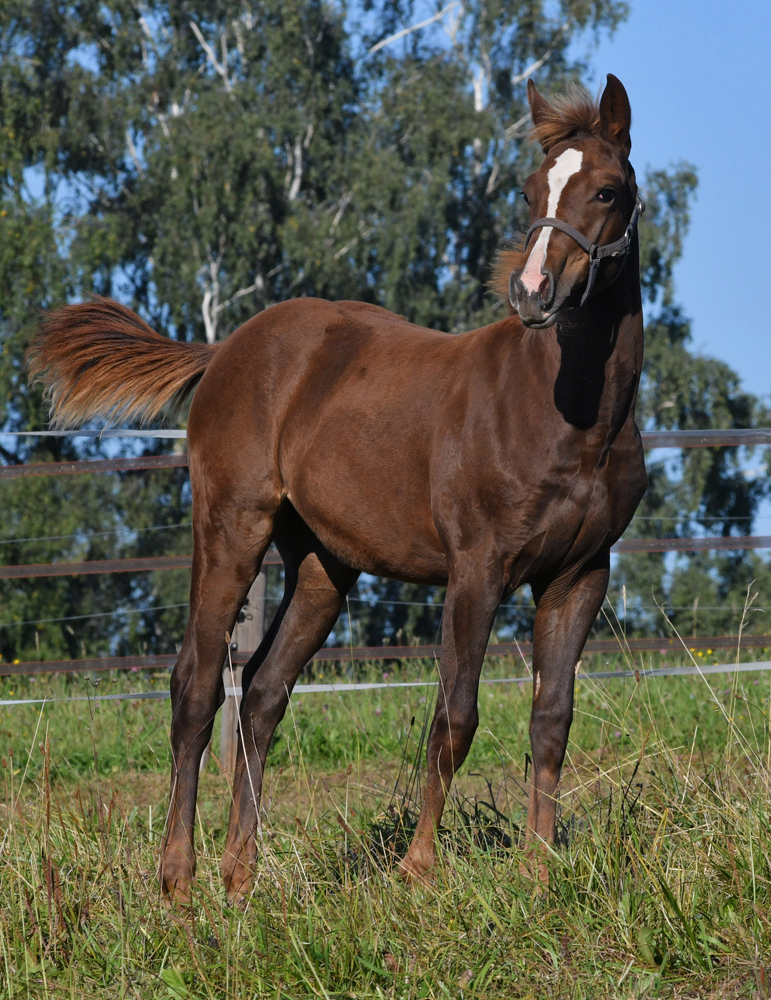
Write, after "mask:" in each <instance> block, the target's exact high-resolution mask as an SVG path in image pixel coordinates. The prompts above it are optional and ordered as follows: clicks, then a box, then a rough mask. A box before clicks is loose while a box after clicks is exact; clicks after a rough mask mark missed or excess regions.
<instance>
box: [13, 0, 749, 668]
mask: <svg viewBox="0 0 771 1000" xmlns="http://www.w3.org/2000/svg"><path fill="white" fill-rule="evenodd" d="M624 16H626V7H625V5H624V4H623V3H620V2H617V0H593V2H592V3H587V2H586V0H560V2H559V3H557V4H550V5H546V4H544V3H541V2H540V0H536V2H533V0H498V2H495V3H490V2H486V3H483V2H476V0H475V2H471V3H464V4H462V5H461V4H454V5H453V4H450V5H449V6H447V5H444V6H443V7H442V9H441V10H439V9H436V14H435V15H434V11H433V9H432V10H431V11H430V12H429V13H428V14H425V9H424V8H423V7H419V6H418V5H415V4H412V3H409V2H406V3H403V2H400V0H389V2H385V0H363V2H362V3H361V4H359V5H357V6H354V7H352V8H346V7H344V6H342V5H337V4H335V3H332V2H324V0H289V2H283V3H278V2H277V0H268V2H252V0H215V2H211V0H209V2H206V3H203V2H202V0H150V2H144V3H140V4H134V3H131V4H130V3H127V2H126V0H105V2H103V3H101V4H98V5H94V4H86V5H83V4H74V3H72V2H70V0H40V2H38V3H35V4H27V3H23V2H21V0H11V2H9V3H7V4H5V5H4V7H3V8H2V9H0V199H1V200H2V205H3V212H4V213H5V214H3V215H0V234H2V236H3V245H2V248H1V249H0V337H2V342H3V354H2V357H1V358H0V379H2V380H3V381H4V383H5V386H4V387H5V388H6V390H7V392H6V396H5V398H7V399H8V403H7V404H6V405H5V409H4V410H3V413H2V417H3V424H2V426H3V428H4V429H5V430H21V429H39V428H41V427H42V426H44V422H45V408H44V406H43V404H42V401H41V399H40V395H39V392H38V391H37V390H36V389H34V388H30V387H29V386H28V385H27V383H26V379H25V376H24V374H23V364H22V362H23V352H24V346H25V343H26V342H27V340H28V338H29V336H30V334H31V332H32V330H33V329H34V327H35V326H36V324H37V322H38V318H39V313H40V309H41V308H50V307H51V306H55V305H57V304H59V303H61V302H64V301H67V300H71V299H73V298H78V297H83V296H85V295H88V294H89V293H91V292H98V293H101V294H112V295H115V296H117V297H119V298H120V299H122V300H123V301H126V302H127V303H128V304H130V305H132V306H133V307H134V308H136V309H137V310H139V311H140V313H142V314H143V315H144V316H145V318H147V319H148V321H149V322H151V323H152V324H153V326H155V327H156V329H160V330H162V331H165V332H166V333H168V335H169V336H172V337H176V338H179V339H186V340H191V339H200V340H203V339H207V340H210V341H213V340H215V339H222V338H224V337H226V336H227V335H228V334H229V333H230V332H231V331H232V330H233V329H235V328H236V327H237V326H238V325H239V324H240V323H241V322H243V321H244V320H245V319H247V318H248V317H249V316H251V315H253V313H254V312H256V311H258V310H260V309H263V308H266V307H267V306H269V305H270V304H272V303H274V302H278V301H280V300H282V299H286V298H288V297H291V296H296V295H321V296H324V297H328V298H333V299H334V298H357V299H364V300H367V301H372V302H377V303H380V304H382V305H384V306H386V307H387V308H390V309H393V310H395V311H396V312H399V313H402V314H404V315H405V316H407V317H408V318H410V319H411V320H414V321H416V322H419V323H423V324H426V325H428V326H434V327H439V328H442V329H447V330H452V331H459V330H462V329H467V328H469V327H473V326H477V325H480V324H482V323H484V322H486V321H488V320H490V319H492V318H494V317H496V316H500V315H503V313H502V309H503V307H502V306H501V304H500V303H498V302H497V301H496V300H495V299H494V298H493V297H492V296H490V295H489V294H488V293H487V278H488V275H489V272H490V268H491V265H492V262H493V259H494V256H495V253H496V251H497V249H498V248H499V247H500V245H501V244H502V243H503V242H504V241H505V239H507V238H510V237H512V236H513V235H514V234H515V232H516V230H517V228H518V227H520V226H521V225H522V223H523V222H524V206H523V204H522V202H521V201H520V200H518V198H517V194H518V191H519V188H520V186H521V183H522V181H523V180H524V178H525V177H526V176H527V175H528V174H529V173H530V172H531V170H532V169H533V166H534V165H535V164H536V162H537V160H538V157H539V156H540V153H539V152H538V151H537V150H536V149H535V147H534V146H533V145H532V144H530V143H528V142H527V139H526V134H527V130H528V117H527V107H526V102H525V91H524V87H525V80H526V79H527V77H528V75H530V74H531V73H533V72H538V74H539V86H541V87H542V88H543V89H544V90H546V91H547V92H548V91H549V90H559V89H561V88H562V87H563V86H564V85H565V83H566V82H567V81H571V80H573V81H575V80H580V79H581V78H582V76H583V74H584V72H585V67H584V65H583V63H582V62H581V60H580V58H576V57H575V53H576V52H578V51H579V50H580V44H581V42H582V41H586V40H588V39H591V38H592V37H593V36H594V35H596V34H597V33H598V32H601V31H612V30H613V29H614V27H615V26H616V25H617V24H618V23H619V21H620V20H621V19H622V18H623V17H624ZM423 22H427V23H426V24H425V25H424V26H423V27H418V25H420V24H422V23H423ZM694 183H695V180H694V178H693V175H692V172H690V171H689V169H688V168H683V169H679V170H675V171H670V172H669V173H657V174H654V175H652V176H651V177H650V178H649V179H648V181H647V182H646V186H647V188H648V189H649V190H648V198H649V202H650V205H651V211H650V212H649V215H648V217H647V221H646V222H645V224H644V228H643V230H642V232H643V236H644V239H645V246H644V278H645V282H646V289H647V292H648V296H649V298H650V301H651V302H654V303H655V304H656V305H655V310H656V311H657V316H658V318H657V320H656V322H655V323H654V324H653V327H652V339H651V344H652V353H651V358H652V359H653V361H652V362H650V363H649V364H651V365H652V367H650V368H649V376H648V377H647V379H648V380H647V381H646V383H645V386H644V389H643V398H642V409H643V412H644V414H645V420H646V421H649V422H653V423H655V422H656V421H657V420H658V419H659V416H658V414H659V412H661V413H663V414H664V417H663V418H661V419H670V418H671V419H673V420H675V421H680V420H681V419H682V420H686V419H690V417H687V416H686V415H685V410H682V412H681V410H680V409H677V410H675V408H669V409H667V408H666V407H665V408H664V409H663V410H660V407H661V406H662V405H663V402H661V401H660V402H656V400H655V398H654V397H655V394H656V392H657V391H658V388H657V387H658V385H659V382H661V383H662V384H664V382H666V377H668V376H666V377H665V376H664V375H661V377H660V376H659V374H656V372H658V370H659V369H661V371H662V372H663V371H664V369H666V371H667V372H670V371H671V373H672V376H673V377H674V375H675V374H677V372H678V371H679V372H680V373H681V374H682V373H683V372H684V371H685V367H684V366H685V365H686V363H687V364H691V362H692V360H693V359H692V356H691V355H690V354H689V353H688V351H687V346H686V342H685V339H684V336H685V335H684V334H682V335H681V334H678V333H677V330H678V329H680V327H678V324H681V325H682V320H681V318H680V317H679V314H678V312H677V310H676V307H675V305H674V298H673V291H672V279H671V274H672V266H673V263H674V261H675V260H676V259H677V257H678V255H679V253H680V252H681V245H682V233H683V230H684V227H685V226H686V225H687V205H688V197H689V193H690V192H691V191H692V189H693V185H694ZM659 330H661V331H665V332H662V333H659V332H658V331H659ZM678 337H679V339H678ZM656 345H660V346H659V347H657V346H656ZM676 351H679V352H680V355H681V356H680V357H679V360H678V361H677V363H674V362H673V361H672V359H673V357H674V353H673V352H676ZM657 352H658V353H657ZM656 358H659V360H658V361H656V360H655V359H656ZM670 362H672V363H670ZM693 364H694V365H696V366H697V367H698V363H697V361H696V360H693ZM704 364H706V365H707V367H706V368H705V369H704V371H702V372H701V374H700V375H698V377H696V376H694V380H692V382H691V383H689V385H690V390H689V391H690V393H691V395H690V396H689V403H688V406H689V407H690V409H689V410H688V413H691V412H693V413H695V412H696V409H695V408H698V406H701V407H702V409H703V412H702V415H701V417H700V418H699V419H702V420H704V421H707V422H709V421H711V420H718V421H720V420H725V419H727V417H726V416H725V414H726V413H728V411H729V410H730V413H731V419H733V420H734V421H738V422H741V421H742V420H747V421H751V420H752V419H754V413H755V404H754V402H753V401H752V400H750V399H749V397H744V396H743V394H742V393H741V390H740V387H739V386H738V382H737V381H736V380H735V379H734V380H733V381H732V380H731V376H730V374H729V373H728V372H727V371H726V372H724V373H723V374H722V375H719V376H718V375H717V374H715V372H716V369H714V366H713V367H712V368H710V367H709V365H708V364H707V363H706V362H705V363H704ZM656 365H658V366H659V369H656V368H655V366H656ZM702 367H704V366H702ZM707 368H708V369H709V370H708V371H707ZM695 370H696V369H694V371H695ZM662 379H663V380H664V381H663V382H662ZM721 379H722V381H721ZM667 384H668V383H667ZM667 391H669V390H667ZM662 398H663V397H662ZM667 398H669V397H667ZM742 400H744V402H742ZM657 407H658V408H659V409H657ZM732 408H733V409H732ZM670 411H671V412H670ZM700 412H701V411H700ZM694 419H695V418H694ZM0 440H3V441H7V439H0ZM23 440H24V439H22V441H23ZM115 448H116V445H115V444H113V445H112V449H113V450H114V449H115ZM128 448H129V446H128V445H124V446H123V450H124V451H126V450H127V449H128ZM147 448H148V450H152V451H154V452H156V451H158V450H159V445H158V444H157V443H153V444H152V445H148V446H147ZM103 453H104V446H103V445H101V444H99V443H98V442H97V443H94V442H90V443H83V442H82V441H78V440H74V441H73V440H72V439H42V440H38V439H30V440H29V442H28V443H19V444H17V445H10V444H6V447H5V450H4V451H3V452H2V457H3V459H4V460H5V461H8V462H10V461H28V460H30V459H32V458H34V459H35V460H37V461H44V460H47V459H48V460H56V459H61V458H65V457H67V458H69V457H75V456H80V457H88V456H92V455H93V456H96V455H97V454H103ZM697 458H698V457H697ZM698 461H704V459H701V460H696V462H695V464H694V461H693V460H692V459H691V458H690V457H689V458H688V459H687V460H686V465H687V468H688V469H689V470H692V471H689V475H691V476H692V481H693V485H692V488H693V489H698V490H699V491H700V492H699V496H700V497H702V498H703V500H702V503H703V512H704V513H705V516H715V513H714V512H715V511H718V512H719V513H721V514H723V513H724V514H725V516H726V517H729V516H735V515H734V514H732V513H729V511H735V510H736V511H738V510H741V511H742V512H745V511H746V513H747V515H748V516H750V515H751V514H752V512H753V511H754V509H755V506H754V505H756V503H757V498H758V495H759V488H758V487H756V486H754V487H748V486H747V483H746V481H745V480H744V479H743V478H742V477H741V476H740V475H739V473H738V467H736V466H735V465H732V464H731V463H732V459H731V458H730V456H729V457H728V458H726V457H725V456H723V457H720V456H715V457H713V458H712V459H710V461H709V462H708V464H707V465H706V466H704V467H703V468H702V466H701V465H699V464H698ZM684 467H685V466H684ZM657 475H659V474H658V473H656V474H655V475H654V477H653V478H654V492H653V493H652V494H651V496H652V497H653V496H654V495H655V496H657V497H658V496H660V497H661V498H662V499H661V501H660V502H659V501H654V500H651V501H650V502H651V503H653V504H654V506H653V507H652V508H651V509H652V510H655V511H656V512H663V511H664V507H663V506H662V505H667V504H668V505H669V506H667V507H666V513H667V514H669V512H670V509H674V506H676V505H677V503H678V502H681V501H682V500H683V496H684V488H680V486H678V485H677V482H676V480H674V479H672V478H671V477H668V476H667V475H666V474H665V472H662V473H661V477H662V478H661V482H660V485H658V483H659V481H658V479H656V476H657ZM3 489H4V491H5V492H4V497H5V498H7V502H6V503H5V504H4V505H3V513H2V515H0V516H1V517H2V527H1V530H0V534H2V535H3V536H4V537H5V539H6V541H7V539H8V537H9V536H12V537H13V538H14V539H17V540H18V539H28V538H33V537H35V538H37V537H39V536H44V537H45V538H46V541H40V542H38V541H36V542H34V543H32V542H18V544H16V543H14V545H13V546H11V547H10V548H9V547H8V546H4V547H5V549H6V553H7V555H6V561H17V562H29V561H46V560H49V559H50V560H54V559H60V560H61V559H75V558H98V557H100V556H101V557H107V556H110V555H135V554H161V553H166V552H173V551H189V547H190V540H189V536H188V533H187V531H186V530H185V529H184V528H177V527H174V525H176V524H178V523H184V522H186V521H188V520H189V512H188V504H189V496H188V488H187V485H186V479H185V477H184V475H182V474H177V473H175V472H169V473H163V474H161V473H157V472H155V473H149V474H144V473H141V474H131V473H130V474H124V475H115V476H103V477H96V476H94V477H91V476H89V477H82V478H81V477H79V478H78V479H72V480H70V479H62V480H57V481H54V480H50V479H46V480H39V481H37V482H33V481H28V480H23V481H17V482H15V483H13V485H12V487H10V488H9V487H8V486H7V485H6V486H4V487H3ZM678 489H679V490H680V492H679V493H678V492H677V490H678ZM656 491H658V492H656ZM705 498H706V499H705ZM657 504H658V505H657ZM646 509H647V508H646ZM680 509H682V508H678V510H680ZM707 512H709V513H708V514H707ZM726 523H728V522H726ZM731 523H733V522H731ZM156 529H160V530H156ZM107 532H111V534H107ZM51 536H56V537H51ZM33 544H34V546H36V547H34V548H33V547H31V546H33ZM631 565H632V564H630V567H631ZM638 565H640V566H641V565H642V564H638ZM648 565H649V567H650V571H649V577H650V580H649V577H644V579H643V577H642V576H640V573H641V572H642V570H640V569H633V568H630V569H629V570H627V569H624V571H623V572H624V573H625V574H626V575H625V577H624V579H628V581H629V586H630V588H631V587H632V586H634V587H635V588H636V592H640V593H642V592H643V590H644V588H645V587H646V586H647V585H648V583H649V582H650V581H652V580H654V578H655V580H657V581H658V582H659V583H660V581H661V579H662V573H664V570H665V568H666V567H665V566H664V564H663V563H662V562H661V561H660V560H659V563H658V564H655V563H654V561H649V563H648ZM646 572H648V571H646ZM716 572H717V570H716ZM657 573H658V576H657V575H656V574H657ZM634 574H637V576H634ZM643 575H644V574H643ZM740 575H741V574H740ZM736 579H739V577H737V578H736ZM657 585H658V583H657ZM185 590H186V582H185V580H184V578H183V576H182V575H181V574H176V575H174V574H165V575H164V574H155V576H154V577H152V578H150V577H149V576H147V575H144V576H135V577H132V576H128V575H126V576H120V577H119V576H117V575H116V576H113V577H82V578H79V579H77V580H76V581H75V582H73V581H72V580H67V579H62V578H58V579H56V578H54V579H51V580H44V581H42V582H41V581H18V582H15V583H13V584H11V583H4V584H3V585H2V587H0V594H2V597H3V606H4V608H6V609H7V611H6V614H5V615H4V616H3V617H4V619H5V621H6V622H10V621H12V620H13V619H15V620H17V621H35V620H38V619H42V618H67V619H72V617H73V616H75V615H83V614H90V613H96V612H97V611H98V612H99V613H104V612H107V611H110V610H111V609H114V608H116V607H122V606H127V605H132V606H133V608H135V609H136V608H139V609H146V610H144V611H142V613H139V614H136V615H132V616H128V617H121V616H120V615H117V616H106V617H104V618H91V619H84V620H69V621H66V622H54V623H49V624H46V625H44V626H41V627H40V628H38V627H36V626H34V625H32V626H18V625H14V626H13V627H11V628H5V627H2V622H0V651H2V654H3V655H4V656H5V657H7V658H28V657H34V656H36V655H37V654H38V647H40V655H48V656H64V655H76V654H77V653H78V652H80V653H83V652H88V653H95V652H97V651H107V650H110V651H116V652H117V651H121V652H139V651H142V650H147V651H168V650H172V649H173V648H174V645H175V643H176V642H177V641H178V640H179V638H180V637H181V632H182V623H183V620H184V609H183V608H179V607H168V608H167V607H166V605H180V604H184V601H185V599H186V595H185ZM441 600H442V592H441V590H440V589H428V590H426V589H425V588H419V589H418V588H414V587H408V586H406V585H400V584H394V583H392V582H386V581H375V580H364V581H363V582H362V583H361V584H360V590H359V592H358V594H354V595H352V604H351V607H352V618H353V619H355V627H354V630H353V631H354V638H355V640H356V641H359V640H361V641H362V642H365V643H368V644H369V643H372V644H379V643H380V642H381V641H383V639H384V637H385V639H386V640H388V641H410V640H411V639H424V640H428V641H433V640H434V639H435V638H436V635H437V629H438V627H439V620H440V610H438V608H439V607H440V605H441ZM374 601H377V602H379V603H374ZM161 608H163V609H164V610H158V609H161ZM529 620H530V612H529V610H528V608H527V602H526V600H525V599H524V598H520V599H518V601H517V602H515V605H514V606H513V607H512V608H510V609H508V610H507V611H506V612H505V613H504V614H503V615H502V616H501V619H500V622H501V630H502V634H503V632H505V631H506V630H509V631H511V630H512V629H519V630H522V629H525V628H526V627H527V623H528V622H529ZM641 627H642V626H641ZM347 628H348V626H347V624H346V623H345V621H343V622H341V626H340V629H339V631H338V640H339V641H342V639H343V638H344V637H345V635H346V634H347Z"/></svg>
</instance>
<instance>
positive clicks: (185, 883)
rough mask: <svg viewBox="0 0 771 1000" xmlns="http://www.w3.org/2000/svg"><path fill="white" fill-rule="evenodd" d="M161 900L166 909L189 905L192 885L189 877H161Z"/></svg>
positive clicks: (191, 896) (191, 899)
mask: <svg viewBox="0 0 771 1000" xmlns="http://www.w3.org/2000/svg"><path fill="white" fill-rule="evenodd" d="M160 882H161V902H162V903H163V905H164V906H165V907H166V909H167V910H172V909H176V908H178V907H183V906H190V904H191V903H192V901H193V885H192V882H191V881H190V879H186V878H174V879H171V878H169V877H167V876H165V875H164V876H162V877H161V880H160Z"/></svg>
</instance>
